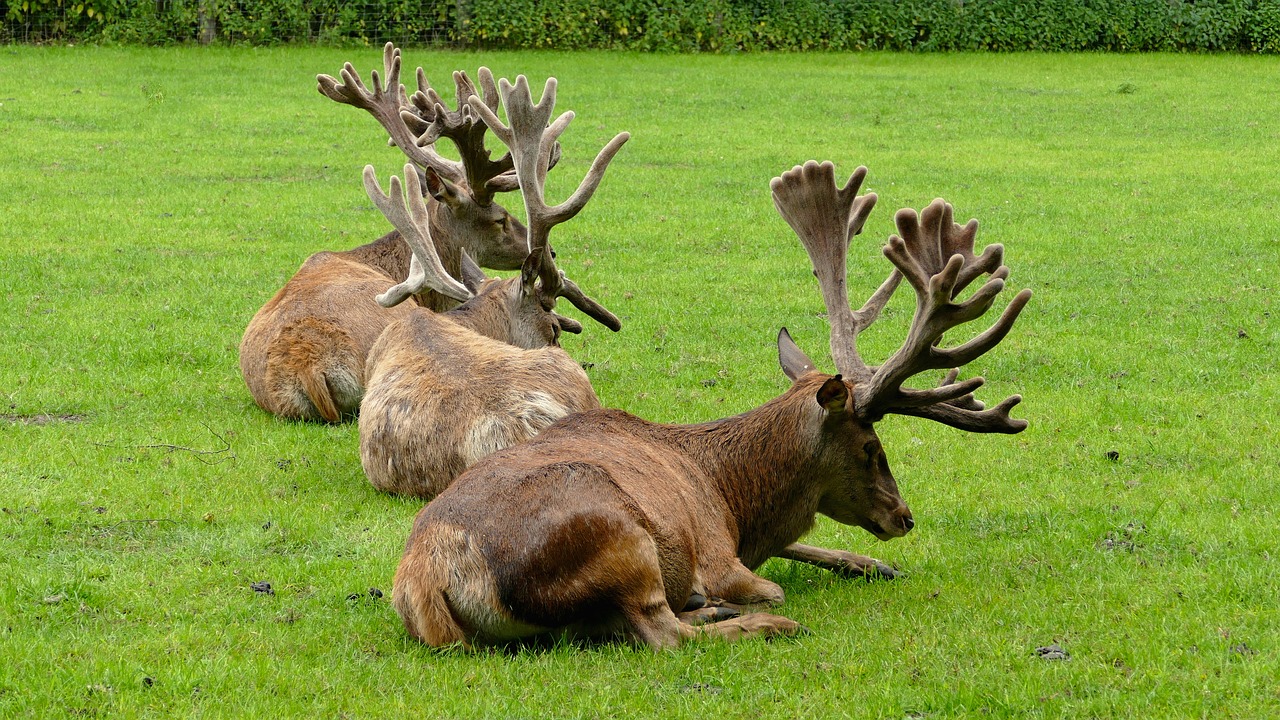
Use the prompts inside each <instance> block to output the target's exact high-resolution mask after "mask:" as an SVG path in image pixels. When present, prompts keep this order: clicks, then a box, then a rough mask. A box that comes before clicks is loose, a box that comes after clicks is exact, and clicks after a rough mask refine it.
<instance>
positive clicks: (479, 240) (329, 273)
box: [240, 43, 529, 422]
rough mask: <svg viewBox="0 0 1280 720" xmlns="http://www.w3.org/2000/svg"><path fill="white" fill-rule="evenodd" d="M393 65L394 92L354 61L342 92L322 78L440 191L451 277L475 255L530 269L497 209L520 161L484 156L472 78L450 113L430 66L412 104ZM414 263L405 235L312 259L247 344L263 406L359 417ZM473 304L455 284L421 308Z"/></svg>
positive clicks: (431, 212)
mask: <svg viewBox="0 0 1280 720" xmlns="http://www.w3.org/2000/svg"><path fill="white" fill-rule="evenodd" d="M383 63H384V70H385V73H386V86H385V87H384V86H383V85H382V84H381V82H380V81H379V78H378V74H377V72H376V71H374V73H373V86H374V89H373V90H372V91H371V90H369V88H368V87H366V86H365V85H364V83H363V82H361V80H360V78H359V76H358V75H357V74H356V72H355V69H354V68H353V67H352V66H351V64H350V63H347V64H346V66H345V67H344V68H343V70H342V72H341V75H342V78H343V82H342V83H339V82H338V81H337V80H335V79H334V78H332V77H329V76H327V75H319V76H317V81H318V83H319V89H320V91H321V92H322V93H323V94H325V95H326V96H328V97H330V98H332V99H333V100H335V101H337V102H342V103H345V104H350V105H354V106H356V107H360V108H363V109H365V110H368V111H369V112H370V113H371V114H372V115H373V116H374V117H375V118H377V120H378V121H379V122H380V123H381V124H382V126H383V127H384V128H385V129H386V130H387V132H388V133H389V135H390V137H391V140H392V142H393V143H394V144H395V145H397V146H398V147H400V148H401V149H402V150H403V151H404V152H405V154H406V155H407V156H408V157H409V158H410V159H411V160H412V161H413V162H414V163H415V164H416V166H417V167H416V170H415V172H417V173H420V174H421V177H422V178H423V179H424V181H425V185H426V187H427V188H428V192H429V193H430V200H429V201H428V216H429V218H430V224H431V229H432V236H431V237H432V239H433V241H434V242H435V244H436V254H437V255H438V256H439V257H440V258H441V260H442V262H443V263H444V266H445V268H446V271H447V275H446V277H448V278H450V279H451V280H452V278H455V277H462V275H463V274H464V273H463V272H462V271H463V262H464V261H463V256H464V252H463V251H464V250H465V251H466V253H465V254H469V255H470V256H471V258H473V259H475V260H477V261H478V262H479V263H480V264H481V265H484V266H485V267H491V268H496V269H500V270H514V269H516V268H519V267H521V265H522V264H523V262H524V260H525V258H526V257H527V256H528V254H529V250H528V239H527V231H526V229H525V227H524V226H523V225H522V224H521V223H520V221H519V220H517V219H516V218H515V217H513V216H512V215H511V213H509V212H507V210H506V209H505V208H503V207H502V206H501V205H498V204H497V203H495V202H494V201H493V196H494V194H495V193H497V192H500V191H505V190H513V189H515V188H516V187H517V181H516V178H515V174H514V172H513V171H512V163H511V159H510V156H504V157H503V158H501V159H499V160H497V161H494V160H491V159H490V153H489V151H488V150H486V149H485V147H484V134H485V131H486V129H487V128H486V126H485V124H484V123H483V122H482V121H479V120H477V119H476V117H475V115H474V113H473V112H472V110H471V107H470V105H468V104H467V98H468V97H470V96H471V95H473V94H475V93H476V88H475V85H474V84H472V82H471V80H470V78H468V77H467V75H466V74H465V73H461V72H457V73H454V82H455V85H456V88H457V94H458V103H459V108H458V110H457V111H450V110H448V109H447V108H446V107H445V104H444V102H443V100H442V99H441V98H440V96H439V94H438V93H436V91H435V90H434V89H432V88H431V87H430V85H429V84H428V83H427V80H426V76H425V74H424V73H423V71H422V68H418V91H417V92H416V93H414V95H413V97H412V98H408V97H406V95H405V89H404V86H403V85H401V84H400V63H401V60H400V51H399V49H397V48H395V47H394V46H393V45H392V44H390V43H388V44H387V46H386V48H385V49H384V52H383ZM480 78H481V84H482V85H483V86H484V102H488V103H491V104H492V106H493V107H495V108H496V107H497V103H498V94H497V88H496V87H495V86H494V85H493V78H492V75H491V74H489V72H488V71H487V70H486V69H484V68H482V69H481V72H480ZM411 125H412V128H411V127H410V126H411ZM440 137H448V138H449V139H450V140H451V141H452V142H453V143H454V144H455V145H456V147H457V148H458V152H459V155H460V156H461V158H462V161H461V162H455V161H452V160H448V159H446V158H444V157H442V156H441V155H440V154H439V153H438V152H436V151H435V149H434V145H433V144H434V142H435V141H436V140H438V139H439V138H440ZM413 258H414V256H413V253H412V252H411V250H410V248H409V245H408V244H407V243H406V242H405V240H404V238H402V237H401V236H400V233H399V231H395V232H392V233H390V234H388V235H386V236H384V237H382V238H380V239H379V240H377V241H375V242H372V243H369V244H367V245H364V246H361V247H358V248H356V249H354V250H348V251H345V252H320V253H316V254H315V255H312V256H311V257H310V258H308V259H307V261H306V262H304V263H303V264H302V266H301V268H299V270H298V271H297V272H296V273H295V274H294V275H293V277H292V278H290V280H289V281H288V282H287V283H286V284H285V286H284V287H283V288H281V289H280V291H279V292H277V293H276V295H275V297H273V298H272V299H271V300H270V301H269V302H267V304H266V305H264V306H263V307H262V308H261V309H260V310H259V311H258V313H257V314H256V315H255V316H254V317H253V319H252V320H251V321H250V322H249V325H248V327H247V328H246V329H245V333H244V337H243V339H242V340H241V343H240V369H241V374H242V376H243V377H244V379H245V383H246V384H247V385H248V387H249V391H250V394H251V395H252V396H253V398H254V400H255V401H256V402H257V403H258V405H259V406H260V407H262V408H263V409H264V410H267V411H268V412H271V413H274V414H276V415H280V416H283V417H290V418H301V419H307V420H326V421H329V422H338V421H340V420H341V419H342V418H343V417H344V416H350V415H351V414H353V413H354V412H355V411H356V409H357V408H358V407H359V404H360V398H361V396H362V395H363V389H364V363H365V358H366V356H367V355H368V352H369V349H370V348H371V347H372V346H373V342H374V340H376V339H377V337H378V335H380V334H381V333H382V330H383V329H385V327H386V326H387V325H388V324H389V323H391V322H393V321H395V320H397V319H399V318H402V317H404V316H405V315H406V314H407V313H408V310H409V308H408V307H407V306H406V307H401V308H397V309H395V310H384V309H382V308H381V307H380V306H379V305H378V304H376V303H375V302H374V296H375V295H376V294H377V293H378V292H380V291H381V290H383V289H385V287H386V281H387V280H388V279H391V280H392V281H393V282H394V281H398V280H402V279H404V278H405V277H406V276H408V275H410V274H411V273H417V272H419V271H418V270H415V269H414V268H412V265H413V263H414V262H415V260H414V259H413ZM469 296H470V295H469V293H467V292H466V290H465V289H464V288H462V286H460V285H457V283H456V282H454V283H453V284H452V285H449V286H446V287H445V288H443V289H442V288H426V289H424V290H422V291H421V292H420V293H419V295H418V296H415V301H416V302H417V303H418V304H421V305H424V306H426V307H429V308H432V309H434V310H440V311H443V310H447V309H449V308H452V307H454V306H456V305H457V304H458V303H460V302H462V301H464V300H466V299H467V298H468V297H469ZM400 299H403V298H400ZM397 302H398V300H397ZM387 305H388V306H392V305H395V303H387Z"/></svg>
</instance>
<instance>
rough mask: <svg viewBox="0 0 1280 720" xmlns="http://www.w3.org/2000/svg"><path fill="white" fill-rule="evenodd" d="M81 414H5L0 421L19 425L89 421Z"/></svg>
mask: <svg viewBox="0 0 1280 720" xmlns="http://www.w3.org/2000/svg"><path fill="white" fill-rule="evenodd" d="M88 419H89V416H88V415H82V414H80V413H30V414H28V413H3V414H0V420H4V421H5V422H11V423H16V424H19V425H52V424H53V423H78V422H84V421H85V420H88Z"/></svg>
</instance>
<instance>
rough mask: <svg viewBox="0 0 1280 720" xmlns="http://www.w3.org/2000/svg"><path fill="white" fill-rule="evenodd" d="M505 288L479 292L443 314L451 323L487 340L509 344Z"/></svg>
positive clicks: (508, 318) (509, 334) (509, 312)
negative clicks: (491, 339)
mask: <svg viewBox="0 0 1280 720" xmlns="http://www.w3.org/2000/svg"><path fill="white" fill-rule="evenodd" d="M504 289H505V287H500V288H494V290H491V291H489V292H481V293H480V294H479V295H476V296H475V297H473V298H471V299H470V300H468V301H466V302H465V303H463V304H461V305H459V306H457V307H455V308H453V309H452V310H450V311H448V312H447V313H445V315H446V316H448V318H449V319H450V320H452V321H453V322H455V323H457V324H458V325H461V326H462V327H464V328H467V329H468V330H470V331H472V332H474V333H476V334H478V335H484V336H485V337H487V338H493V339H494V340H497V341H499V342H504V343H507V344H508V345H510V344H511V340H512V337H511V311H510V309H508V307H507V302H506V293H505V292H503V290H504Z"/></svg>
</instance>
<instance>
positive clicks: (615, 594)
mask: <svg viewBox="0 0 1280 720" xmlns="http://www.w3.org/2000/svg"><path fill="white" fill-rule="evenodd" d="M864 173H865V168H859V169H858V171H857V172H855V173H854V175H853V178H852V179H851V181H850V182H849V183H848V184H846V185H845V187H844V188H842V189H837V187H836V185H835V180H834V172H833V169H832V166H831V164H830V163H824V164H822V165H819V164H817V163H813V162H811V163H808V164H806V165H804V166H803V167H796V168H794V169H792V170H791V171H789V172H787V173H784V174H783V175H782V177H780V178H775V179H774V180H773V183H772V188H773V197H774V201H775V204H776V205H777V207H778V209H779V211H780V212H781V213H782V215H783V217H784V218H786V219H787V221H788V222H789V223H790V225H791V226H792V228H794V229H795V230H796V232H797V234H799V236H800V239H801V241H802V242H803V243H804V245H805V247H806V248H807V249H808V251H809V254H810V257H811V259H812V260H813V263H814V269H815V270H816V273H817V275H818V277H819V280H820V283H821V287H822V291H823V297H824V300H825V301H826V302H827V305H828V308H829V310H830V311H831V315H830V318H831V325H832V332H831V345H832V348H833V349H834V350H835V351H836V352H835V353H834V354H835V357H836V365H837V367H838V368H839V369H840V371H841V374H839V375H835V376H831V375H827V374H823V373H820V372H818V371H816V370H815V369H814V364H813V362H812V361H811V360H810V359H809V358H808V357H807V356H805V354H804V353H803V352H802V351H801V350H800V349H799V348H798V347H796V345H795V343H793V342H792V341H791V338H790V336H789V335H788V333H787V332H786V330H785V329H783V330H782V332H780V333H779V337H778V356H779V362H780V364H781V366H782V369H783V372H784V373H786V375H787V377H789V378H790V379H791V380H792V385H791V388H790V389H789V390H788V391H787V392H785V393H784V394H783V395H782V396H780V397H778V398H775V399H774V400H771V401H769V402H767V403H765V404H764V405H763V406H761V407H759V408H756V409H755V410H752V411H750V412H747V413H744V414H742V415H738V416H736V417H731V418H727V419H724V420H718V421H714V422H708V423H702V424H698V425H662V424H657V423H651V422H647V421H645V420H641V419H639V418H637V417H634V416H632V415H628V414H627V413H624V412H621V411H618V410H596V411H592V412H587V413H581V414H577V415H572V416H569V417H567V418H565V419H564V420H562V421H560V422H559V423H556V424H555V425H553V426H551V427H550V428H547V429H546V430H545V431H543V433H542V434H540V435H538V436H537V437H536V438H533V439H532V440H530V441H528V442H526V443H524V444H521V445H517V446H514V447H510V448H507V449H505V450H501V451H499V452H496V453H494V454H493V455H490V456H489V457H487V458H485V459H484V460H482V461H480V462H479V463H477V464H476V465H474V466H472V467H471V468H470V469H469V470H467V471H466V472H465V473H463V474H462V476H460V477H459V478H458V479H457V480H456V481H455V482H454V483H453V485H451V486H450V487H449V488H448V489H447V490H445V491H444V492H443V493H441V494H440V495H439V496H438V497H437V498H436V499H435V500H434V501H432V502H431V503H430V504H428V505H427V506H426V507H425V508H424V509H423V510H422V511H421V512H420V513H419V514H418V517H417V519H416V520H415V522H414V525H413V531H412V534H411V535H410V537H409V540H408V543H407V546H406V549H405V553H404V557H403V558H402V560H401V562H400V566H399V568H398V569H397V571H396V577H395V586H394V587H395V590H394V595H393V600H394V604H395V607H396V610H397V612H399V614H400V616H401V618H402V619H403V620H404V623H405V627H406V628H407V629H408V631H409V633H410V634H411V635H413V636H414V637H416V638H419V639H420V640H422V641H423V642H425V643H427V644H430V645H446V644H451V643H466V644H470V643H484V642H502V641H508V640H512V639H515V638H521V637H526V636H530V635H536V634H541V633H545V632H549V631H570V632H584V633H588V634H596V633H601V632H609V631H619V630H620V631H622V632H624V633H626V634H627V635H629V636H630V637H631V638H632V639H633V640H635V641H638V642H642V643H645V644H647V645H649V646H652V647H654V648H663V647H670V646H674V645H676V644H677V643H679V642H680V641H681V640H683V639H687V638H690V637H694V636H697V635H701V634H705V635H712V636H718V637H723V638H728V639H735V638H740V637H745V636H752V635H774V634H790V633H795V632H797V631H798V630H800V629H801V628H800V626H799V625H797V624H796V623H795V622H794V621H792V620H789V619H787V618H784V617H780V616H777V615H771V614H765V613H755V614H749V615H744V616H741V617H736V618H733V619H727V620H723V621H722V622H716V623H714V624H707V625H701V626H695V624H694V621H696V620H699V619H710V620H715V619H717V618H720V617H723V615H725V614H726V613H723V612H722V611H723V610H724V608H714V607H701V608H698V607H696V606H697V605H699V604H700V603H698V602H691V600H696V599H700V598H706V597H720V598H723V599H724V600H725V601H727V602H729V603H733V604H740V605H751V604H757V603H762V602H769V603H776V602H779V601H781V600H782V599H783V591H782V589H781V588H780V587H779V586H778V585H776V584H774V583H773V582H770V581H769V580H766V579H764V578H762V577H760V576H758V575H756V574H755V573H754V572H752V570H753V569H754V568H756V567H758V566H759V565H760V564H761V563H763V562H764V561H765V560H766V559H767V558H769V557H770V556H773V555H777V554H780V553H784V552H785V551H786V549H787V548H788V547H789V546H790V544H791V543H794V542H795V541H796V540H797V539H798V538H800V537H801V536H802V535H803V534H804V533H805V532H807V531H808V530H809V529H810V527H812V525H813V523H814V518H815V514H816V513H822V514H824V515H827V516H828V517H831V518H833V519H835V520H836V521H838V522H841V523H845V524H850V525H857V526H860V527H862V528H865V529H866V530H868V531H870V532H871V533H872V534H874V535H875V536H876V537H877V538H879V539H881V540H889V539H892V538H896V537H901V536H902V535H904V534H906V533H907V532H908V531H909V530H911V528H912V526H913V524H914V523H913V520H912V516H911V512H910V511H909V510H908V509H907V506H906V504H905V503H904V502H903V501H902V498H901V497H900V496H899V494H898V488H897V485H896V483H895V481H894V478H893V475H892V473H891V472H890V470H889V465H888V461H887V460H886V455H885V452H884V449H883V448H882V447H881V445H880V441H879V439H878V438H877V436H876V432H875V429H874V427H873V425H874V423H875V422H877V421H879V420H880V419H881V418H882V417H884V415H885V414H888V413H904V414H910V415H917V416H920V417H927V418H932V419H934V420H938V421H940V422H943V423H945V424H948V425H951V426H953V427H957V428H961V429H965V430H972V431H977V432H1010V433H1012V432H1018V431H1020V430H1022V429H1023V428H1024V427H1025V426H1026V423H1025V422H1024V421H1021V420H1014V419H1012V418H1010V417H1009V410H1010V409H1011V408H1012V407H1013V406H1014V405H1015V404H1016V403H1017V402H1018V401H1019V397H1018V396H1016V395H1015V396H1013V397H1010V398H1009V399H1007V400H1005V401H1004V402H1002V403H1000V404H999V405H997V406H995V407H994V408H991V409H984V407H983V406H982V404H981V403H979V402H978V401H977V400H975V399H974V398H973V395H972V392H973V391H974V390H975V389H977V388H978V387H979V386H980V385H981V384H982V382H983V381H982V379H981V378H973V379H969V380H964V381H962V382H955V377H956V372H955V371H954V370H953V371H952V372H951V373H950V374H948V376H947V378H946V379H945V380H944V381H943V382H942V384H941V385H939V386H938V387H936V388H933V389H928V390H917V389H908V388H905V387H903V382H904V381H906V380H907V379H908V378H909V377H911V376H912V375H915V374H917V373H919V372H922V371H924V370H929V369H935V368H937V369H940V368H948V367H952V368H955V367H959V366H960V365H963V364H965V363H967V362H969V361H970V360H973V359H975V358H977V357H978V356H979V355H981V354H983V353H984V352H986V351H987V350H989V349H991V348H992V347H994V346H995V345H996V344H997V343H999V342H1000V340H1001V339H1003V338H1004V336H1005V334H1006V333H1007V332H1008V331H1009V330H1010V328H1011V327H1012V325H1013V323H1014V321H1015V320H1016V318H1017V316H1018V313H1019V312H1020V311H1021V309H1022V308H1023V306H1024V305H1025V304H1026V302H1027V301H1028V299H1029V298H1030V292H1029V291H1026V290H1024V291H1022V292H1021V293H1020V294H1018V295H1017V297H1015V298H1014V300H1013V301H1012V302H1011V303H1010V304H1009V306H1008V308H1007V309H1006V310H1005V312H1004V313H1003V315H1002V316H1001V317H1000V319H999V320H998V321H997V322H996V323H995V324H994V325H993V326H992V327H991V328H990V329H988V330H987V331H986V332H984V333H982V334H980V335H978V336H977V337H976V338H974V339H973V340H970V341H969V342H967V343H964V344H962V345H959V346H956V347H950V348H943V347H940V346H939V345H938V344H937V343H938V341H939V340H940V339H941V337H942V334H943V332H945V331H946V330H949V329H951V328H953V327H955V326H957V325H960V324H961V323H964V322H967V321H969V320H973V319H975V318H977V317H979V316H981V315H983V314H984V313H985V312H986V311H987V309H988V308H989V307H990V306H991V304H992V303H993V302H994V300H995V298H996V295H997V294H998V293H999V292H1000V291H1001V290H1002V289H1003V287H1004V278H1005V277H1006V276H1007V274H1008V269H1007V268H1005V267H1004V266H1002V265H1001V264H1000V262H1001V257H1002V254H1003V253H1002V248H1001V247H1000V246H999V245H993V246H990V247H988V248H987V249H986V251H985V252H983V254H982V255H980V256H977V257H975V256H974V255H973V251H972V245H973V240H974V234H975V232H976V223H974V222H971V223H970V224H969V225H967V226H964V227H960V226H957V225H955V224H953V223H952V222H951V207H950V206H949V205H946V204H945V203H943V202H942V201H941V200H939V201H935V202H934V203H933V204H931V205H930V206H929V207H928V208H926V209H925V210H924V212H923V213H922V214H921V215H920V216H919V217H917V215H916V213H915V212H914V211H911V210H902V211H900V212H898V214H897V216H896V218H895V220H896V223H897V227H898V232H899V233H900V236H898V235H895V236H893V237H891V238H890V239H889V244H888V245H887V246H886V247H885V250H884V252H885V255H886V256H887V257H888V258H889V260H890V261H891V262H892V263H893V264H894V266H895V268H896V270H895V271H894V272H893V274H891V275H890V277H889V279H888V280H886V281H885V283H884V284H883V285H881V287H880V289H879V290H878V291H877V292H876V293H875V294H874V295H873V296H872V297H871V299H870V300H869V301H868V302H867V304H866V305H864V306H863V308H862V309H861V310H859V311H857V312H853V311H852V310H851V309H850V308H849V305H848V302H847V298H846V297H845V292H844V281H845V253H846V252H847V246H848V242H849V239H850V237H851V235H852V234H854V233H856V232H857V231H858V230H860V228H861V225H862V222H863V220H865V217H866V213H867V212H869V211H870V209H871V206H872V205H873V204H874V202H875V196H874V195H866V196H862V197H858V196H857V190H858V188H859V186H860V183H861V179H862V177H863V175H864ZM984 273H989V274H990V275H991V277H990V279H989V280H988V281H987V282H986V284H984V285H983V286H982V287H981V288H980V289H979V290H977V291H976V292H975V293H974V294H973V295H972V296H971V297H970V298H969V299H968V300H964V301H957V300H956V295H957V293H959V291H960V290H961V289H963V288H964V287H965V286H966V285H967V284H968V283H969V282H970V281H971V280H973V279H974V278H975V277H977V276H978V275H981V274H984ZM902 277H905V278H906V279H907V281H908V282H909V283H910V284H911V286H912V287H913V288H914V290H915V291H916V295H917V305H916V312H915V316H914V318H913V320H912V324H911V329H910V331H909V333H908V336H907V340H906V342H905V343H904V344H903V345H902V347H901V348H900V349H899V350H898V351H897V352H895V353H894V354H893V356H891V357H890V358H889V359H888V360H886V361H885V362H884V364H882V365H880V366H878V367H872V366H868V365H866V364H865V363H864V362H863V361H862V359H861V358H860V357H859V355H858V352H857V348H856V346H855V342H856V338H857V335H858V333H859V332H860V331H862V330H863V329H865V328H866V327H867V326H868V325H870V324H871V322H872V321H873V320H874V319H875V318H876V316H877V315H878V314H879V311H880V309H881V308H882V307H883V306H884V304H885V302H886V301H887V300H888V299H889V297H890V295H891V294H892V293H893V291H894V289H895V287H896V286H897V284H898V282H899V281H900V279H901V278H902ZM682 609H685V612H683V613H681V610H682Z"/></svg>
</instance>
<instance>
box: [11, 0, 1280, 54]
mask: <svg viewBox="0 0 1280 720" xmlns="http://www.w3.org/2000/svg"><path fill="white" fill-rule="evenodd" d="M0 18H2V19H3V25H2V26H0V40H7V41H19V42H43V41H52V40H82V41H85V40H87V41H105V42H129V43H145V44H163V43H180V42H192V41H204V42H208V41H217V42H224V43H249V44H271V43H297V42H321V43H381V42H384V41H386V40H394V41H396V42H399V43H413V44H448V45H453V46H466V47H485V48H560V49H581V48H623V49H636V50H656V51H711V52H726V51H738V50H808V49H818V50H861V49H889V50H919V51H946V50H996V51H1015V50H1049V51H1064V50H1115V51H1145V50H1178V51H1235V52H1266V53H1275V52H1280V0H357V1H356V2H344V1H342V0H0Z"/></svg>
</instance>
